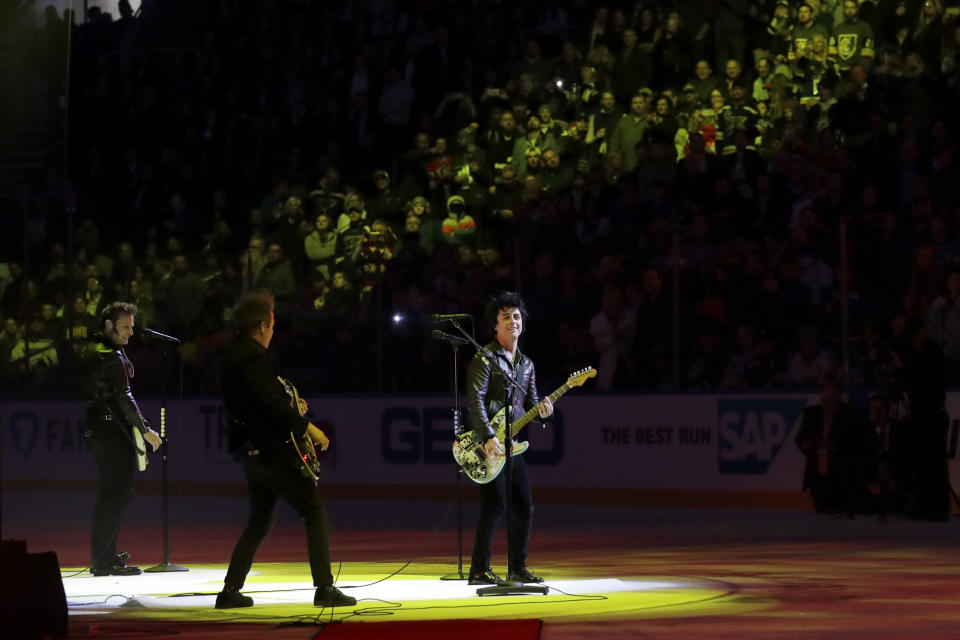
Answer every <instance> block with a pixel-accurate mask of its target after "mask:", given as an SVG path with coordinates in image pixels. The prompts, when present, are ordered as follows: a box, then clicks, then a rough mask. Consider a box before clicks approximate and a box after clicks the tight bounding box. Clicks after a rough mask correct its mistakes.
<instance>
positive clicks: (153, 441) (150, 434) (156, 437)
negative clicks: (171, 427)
mask: <svg viewBox="0 0 960 640" xmlns="http://www.w3.org/2000/svg"><path fill="white" fill-rule="evenodd" d="M143 439H144V440H146V441H147V442H148V443H149V444H150V446H151V447H153V450H154V451H156V450H157V449H159V448H160V445H161V444H163V440H161V439H160V434H159V433H157V432H156V431H154V430H153V429H151V428H149V427H147V431H146V433H144V434H143Z"/></svg>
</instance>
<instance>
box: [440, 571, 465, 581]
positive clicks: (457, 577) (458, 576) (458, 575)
mask: <svg viewBox="0 0 960 640" xmlns="http://www.w3.org/2000/svg"><path fill="white" fill-rule="evenodd" d="M440 579H441V580H466V579H467V576H465V575H463V572H462V571H458V572H457V573H448V574H447V575H445V576H440Z"/></svg>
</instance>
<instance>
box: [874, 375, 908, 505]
mask: <svg viewBox="0 0 960 640" xmlns="http://www.w3.org/2000/svg"><path fill="white" fill-rule="evenodd" d="M868 419H869V425H868V427H869V428H868V429H867V430H866V436H867V437H866V441H865V443H866V444H865V447H864V451H865V453H864V460H865V463H866V470H865V471H866V475H865V477H866V480H867V492H868V494H869V497H870V503H871V504H870V506H871V509H872V510H873V511H876V512H877V513H878V514H879V515H880V518H881V520H883V519H884V517H885V515H886V514H887V513H897V512H903V511H904V509H905V506H906V499H907V495H910V496H911V502H913V501H915V495H914V492H915V490H916V489H915V487H914V483H913V478H912V473H911V469H910V458H911V455H912V454H911V451H910V441H909V434H908V431H907V428H906V425H905V424H904V423H903V422H902V421H900V420H898V419H895V418H893V417H891V415H890V399H889V397H888V396H886V395H883V394H877V395H874V396H873V397H871V398H870V409H869V415H868Z"/></svg>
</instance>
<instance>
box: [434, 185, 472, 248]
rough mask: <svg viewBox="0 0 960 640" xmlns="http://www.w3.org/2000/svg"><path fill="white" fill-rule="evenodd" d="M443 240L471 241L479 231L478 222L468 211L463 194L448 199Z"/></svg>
mask: <svg viewBox="0 0 960 640" xmlns="http://www.w3.org/2000/svg"><path fill="white" fill-rule="evenodd" d="M441 232H442V233H443V236H442V238H443V241H444V242H447V243H450V244H453V245H459V244H463V243H465V242H469V241H471V239H472V238H473V236H474V235H475V234H476V232H477V223H476V222H475V221H474V219H473V217H472V216H470V214H469V213H467V209H466V205H465V204H464V201H463V198H462V197H461V196H457V195H454V196H450V197H449V198H448V199H447V217H446V218H445V219H444V220H443V225H442V227H441Z"/></svg>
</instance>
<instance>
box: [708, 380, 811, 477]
mask: <svg viewBox="0 0 960 640" xmlns="http://www.w3.org/2000/svg"><path fill="white" fill-rule="evenodd" d="M806 405H807V399H806V398H749V399H746V398H739V399H729V400H728V399H725V398H720V399H719V400H718V401H717V428H718V431H719V435H720V437H719V438H717V441H718V443H719V446H720V449H719V454H720V473H761V474H762V473H766V472H767V470H768V469H769V468H770V464H771V463H772V462H773V460H774V458H776V457H777V453H779V451H780V448H781V447H782V446H783V443H784V442H786V441H787V437H788V436H789V435H790V433H791V432H792V431H793V430H794V428H795V427H796V426H797V424H798V423H799V421H800V417H801V416H802V415H803V408H804V407H805V406H806Z"/></svg>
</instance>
